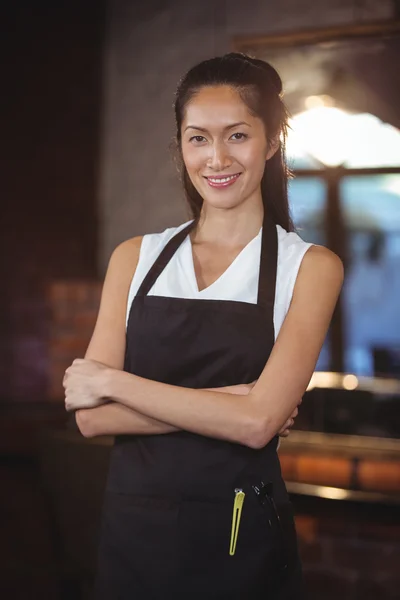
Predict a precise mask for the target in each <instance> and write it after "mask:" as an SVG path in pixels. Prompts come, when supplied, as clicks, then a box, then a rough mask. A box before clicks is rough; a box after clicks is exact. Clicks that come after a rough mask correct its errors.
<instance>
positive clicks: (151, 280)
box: [136, 221, 195, 296]
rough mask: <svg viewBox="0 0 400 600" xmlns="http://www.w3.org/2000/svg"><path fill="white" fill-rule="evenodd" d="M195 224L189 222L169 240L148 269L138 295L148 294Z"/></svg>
mask: <svg viewBox="0 0 400 600" xmlns="http://www.w3.org/2000/svg"><path fill="white" fill-rule="evenodd" d="M194 225H195V222H194V221H192V222H191V223H189V225H187V226H186V227H184V228H183V229H182V230H181V231H178V233H177V234H176V235H174V236H173V237H172V238H171V239H170V240H169V242H168V243H167V244H166V246H164V248H163V249H162V251H161V253H160V255H159V256H158V258H157V259H156V261H155V262H154V264H153V266H152V267H151V269H150V270H149V271H148V273H147V275H146V277H145V278H144V279H143V281H142V284H141V286H140V287H139V289H138V292H137V294H136V295H137V296H147V294H148V293H149V291H150V290H151V288H152V287H153V285H154V284H155V282H156V281H157V279H158V277H159V276H160V275H161V273H162V272H163V271H164V269H165V267H166V266H167V264H168V263H169V261H170V260H171V258H172V257H173V255H174V254H175V252H176V251H177V250H178V248H179V246H180V245H181V244H182V242H183V240H184V239H185V237H186V236H187V235H188V233H189V232H190V231H191V230H192V229H193V227H194Z"/></svg>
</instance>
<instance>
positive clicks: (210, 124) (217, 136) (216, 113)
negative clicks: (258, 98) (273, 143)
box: [181, 85, 274, 208]
mask: <svg viewBox="0 0 400 600" xmlns="http://www.w3.org/2000/svg"><path fill="white" fill-rule="evenodd" d="M181 133H182V155H183V160H184V163H185V165H186V169H187V172H188V174H189V177H190V179H191V181H192V183H193V185H194V187H195V188H196V190H197V191H198V192H199V194H200V196H201V197H202V198H203V200H204V201H205V203H206V204H208V205H211V206H213V207H215V208H234V207H235V206H238V205H240V204H242V203H244V202H246V201H250V202H251V203H252V202H253V201H255V202H258V201H261V188H260V183H261V178H262V176H263V173H264V168H265V161H266V160H267V159H268V158H270V157H271V156H272V154H273V153H274V150H273V149H272V148H271V149H270V150H268V144H267V139H266V133H265V127H264V124H263V122H262V120H261V119H260V118H258V117H255V116H253V115H251V113H250V112H249V109H248V108H247V106H246V104H244V102H243V101H242V99H241V98H240V95H239V93H238V92H237V91H236V90H234V89H233V88H231V87H230V86H228V85H223V86H212V87H211V86H210V87H204V88H201V89H200V91H199V92H198V93H197V94H196V95H195V96H194V97H193V98H192V100H191V101H190V102H189V103H188V105H187V106H186V111H185V115H184V120H183V122H182V129H181Z"/></svg>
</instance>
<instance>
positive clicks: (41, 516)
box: [0, 0, 400, 600]
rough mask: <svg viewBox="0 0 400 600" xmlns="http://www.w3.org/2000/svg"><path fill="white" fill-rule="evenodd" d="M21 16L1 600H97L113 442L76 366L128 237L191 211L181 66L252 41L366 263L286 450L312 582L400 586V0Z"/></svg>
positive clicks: (311, 184) (4, 375)
mask: <svg viewBox="0 0 400 600" xmlns="http://www.w3.org/2000/svg"><path fill="white" fill-rule="evenodd" d="M1 29H2V40H3V43H4V50H3V53H2V59H3V69H2V73H3V76H2V83H3V85H2V89H3V93H2V104H3V110H2V116H3V119H2V121H3V123H2V132H3V133H2V138H3V147H4V157H5V160H4V161H3V164H4V170H3V174H2V181H3V191H4V194H3V195H4V202H3V203H2V212H1V218H0V251H1V252H0V257H1V258H0V280H1V282H2V286H1V294H0V327H1V336H0V370H1V371H0V372H1V391H0V414H1V421H0V450H1V452H0V470H1V478H2V494H1V497H0V508H1V511H0V514H1V525H0V527H1V532H2V535H1V537H0V558H1V565H2V569H1V571H2V572H1V578H0V595H1V597H3V598H7V599H10V600H13V599H15V600H17V599H18V600H19V599H22V598H24V600H30V599H32V600H33V599H36V598H41V599H49V600H53V599H54V600H64V599H81V598H82V599H86V598H89V595H90V589H91V583H92V580H93V573H94V568H95V548H96V540H97V534H98V521H99V515H100V508H101V499H102V491H103V487H104V481H105V474H106V472H107V461H108V456H109V450H110V447H111V445H112V441H113V440H112V438H109V437H102V438H92V439H85V438H83V437H82V436H81V435H80V434H79V432H77V431H76V427H75V426H74V422H73V419H71V418H68V417H67V415H66V413H65V411H64V404H63V389H62V386H61V380H62V377H63V374H64V371H65V369H66V368H67V366H68V365H69V364H71V362H72V360H73V359H74V358H76V357H78V356H83V355H84V353H85V350H86V347H87V344H88V341H89V339H90V335H91V333H92V330H93V326H94V322H95V319H96V314H97V309H98V305H99V298H100V292H101V285H102V279H103V277H104V273H105V269H106V265H107V262H108V258H109V256H110V254H111V252H112V250H113V249H114V247H115V246H116V245H117V244H118V243H120V242H121V241H122V240H124V239H127V238H129V237H132V236H135V235H139V234H144V233H148V232H155V231H162V230H163V229H165V228H166V227H170V226H175V225H178V224H180V223H182V222H184V221H185V220H187V218H188V216H187V212H186V208H185V203H184V200H183V194H182V191H181V188H180V184H179V181H178V177H177V172H176V168H175V164H174V160H173V157H172V155H171V153H170V151H169V144H170V142H171V140H172V138H173V135H174V120H173V110H172V104H173V96H174V91H175V88H176V85H177V82H178V80H179V78H180V77H181V76H182V75H183V74H184V73H185V71H186V70H187V69H189V68H190V67H191V66H192V65H194V64H195V63H197V62H199V61H201V60H203V59H205V58H208V57H210V56H213V55H218V54H223V53H225V52H227V51H230V50H238V51H245V52H249V53H251V54H253V55H255V56H258V57H260V58H265V59H266V60H268V61H270V62H271V63H272V64H274V65H275V66H276V68H277V69H278V71H279V73H280V74H281V76H282V79H283V81H284V91H285V98H286V102H287V104H288V107H289V109H290V112H291V115H292V119H291V131H290V135H289V139H288V159H289V164H290V167H291V169H292V171H293V175H294V177H293V179H292V180H291V183H290V202H291V208H292V213H293V216H294V221H295V224H296V227H297V231H298V233H299V234H300V235H301V236H302V237H303V239H305V240H306V241H312V242H315V243H319V244H323V245H326V246H328V247H330V248H331V249H332V250H334V251H335V252H336V253H337V254H339V256H341V258H342V259H343V261H344V263H345V268H346V278H345V285H344V288H343V292H342V294H341V298H340V301H339V302H338V306H337V309H336V312H335V315H334V319H333V321H332V326H331V328H330V331H329V333H328V335H327V337H326V340H325V343H324V347H323V349H322V352H321V355H320V358H319V361H318V364H317V368H316V371H315V373H314V376H313V378H312V380H311V382H310V385H309V388H308V390H307V392H306V394H305V397H304V401H303V404H302V406H301V410H300V414H299V416H298V418H297V419H296V423H295V426H294V429H293V431H292V433H291V434H290V436H289V438H287V439H284V440H282V443H281V446H280V449H279V454H280V458H281V464H282V470H283V474H284V477H285V480H286V484H287V487H288V490H289V492H290V494H291V500H292V501H293V505H294V508H295V513H296V526H297V530H298V536H299V544H300V551H301V557H302V560H303V568H304V574H305V579H306V583H307V586H308V589H309V598H310V600H314V599H327V600H330V599H336V598H338V597H339V596H340V597H341V598H342V599H343V600H356V599H357V600H358V599H361V598H362V599H363V600H367V599H369V598H371V599H372V598H374V599H375V598H377V597H379V598H380V599H381V600H389V599H391V600H392V599H393V600H394V599H395V598H398V597H399V592H398V590H399V589H400V575H399V571H398V557H399V556H400V508H399V507H400V440H399V438H400V411H399V407H400V131H399V128H400V108H399V107H400V78H399V75H398V72H399V71H398V65H399V60H400V2H399V1H398V0H381V1H380V2H379V3H377V2H373V1H372V0H320V1H319V2H316V1H315V0H314V1H313V0H296V1H294V0H279V1H278V0H270V1H268V2H267V1H266V0H246V2H244V1H243V0H242V1H239V0H231V1H230V2H227V1H226V0H215V1H212V0H202V1H201V2H196V3H195V2H193V3H191V2H188V1H186V2H184V1H183V0H147V1H146V2H145V3H143V2H135V1H134V0H130V1H128V0H96V1H94V0H86V1H85V2H78V1H77V0H69V2H63V1H61V0H58V1H57V2H50V1H44V0H38V1H37V2H35V3H32V2H27V1H26V0H25V1H24V0H21V1H20V2H18V3H7V6H6V7H5V8H4V9H3V15H2V20H1ZM166 597H167V596H166Z"/></svg>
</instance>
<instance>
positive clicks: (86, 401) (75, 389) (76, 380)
mask: <svg viewBox="0 0 400 600" xmlns="http://www.w3.org/2000/svg"><path fill="white" fill-rule="evenodd" d="M108 370H109V367H108V366H107V365H104V364H103V363H100V362H97V361H95V360H90V359H85V358H76V359H75V360H74V362H73V363H72V365H71V366H70V367H68V369H67V370H66V371H65V375H64V379H63V386H64V389H65V409H66V410H67V411H73V410H78V409H80V408H95V407H96V406H100V405H101V404H105V403H106V402H107V401H108V399H107V398H106V397H104V395H103V391H104V380H105V374H106V372H107V371H108Z"/></svg>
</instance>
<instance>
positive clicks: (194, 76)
mask: <svg viewBox="0 0 400 600" xmlns="http://www.w3.org/2000/svg"><path fill="white" fill-rule="evenodd" d="M215 85H229V86H231V87H232V88H234V89H236V90H237V91H238V92H239V94H240V97H241V98H242V100H243V102H244V103H245V104H246V105H247V107H248V108H249V110H250V112H251V113H252V114H253V115H255V116H257V117H259V118H261V119H262V120H263V122H264V125H265V129H266V132H267V136H268V142H269V143H270V142H271V140H273V139H274V138H276V137H279V139H280V144H279V148H278V150H277V151H276V152H275V154H274V155H273V156H272V158H270V159H269V160H268V161H266V163H265V170H264V174H263V177H262V179H261V194H262V200H263V204H264V210H265V211H268V213H269V215H270V216H271V217H272V219H273V221H274V222H275V223H276V224H279V225H281V226H282V227H283V228H284V229H286V231H293V230H294V227H293V222H292V219H291V216H290V211H289V203H288V189H287V188H288V179H289V177H290V171H289V169H288V166H287V163H286V156H285V142H286V136H287V129H288V116H289V115H288V111H287V109H286V106H285V104H284V103H283V101H282V81H281V78H280V76H279V75H278V73H277V72H276V70H275V69H274V68H273V67H272V66H271V65H270V64H269V63H267V62H265V61H263V60H260V59H257V58H252V57H250V56H247V55H245V54H241V53H238V52H230V53H229V54H225V55H224V56H217V57H215V58H211V59H209V60H205V61H203V62H201V63H199V64H197V65H195V66H194V67H193V68H191V69H190V70H189V71H188V72H187V73H186V75H185V76H184V77H183V78H182V79H181V80H180V82H179V84H178V88H177V91H176V94H175V103H174V108H175V119H176V146H177V150H178V157H179V162H180V170H181V180H182V183H183V187H184V190H185V195H186V199H187V201H188V204H189V207H190V210H191V213H192V216H193V218H194V219H195V220H196V221H197V220H198V219H199V216H200V211H201V207H202V204H203V198H202V197H201V196H200V194H199V193H198V191H197V190H196V188H195V187H194V185H193V183H192V182H191V180H190V178H189V175H188V172H187V170H186V167H185V165H184V162H183V160H182V149H181V141H182V139H181V126H182V121H183V118H184V111H185V108H186V106H187V104H188V103H189V102H190V100H191V99H192V98H193V96H194V95H195V94H196V93H197V92H198V91H199V90H200V89H201V88H203V87H207V86H215Z"/></svg>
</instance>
